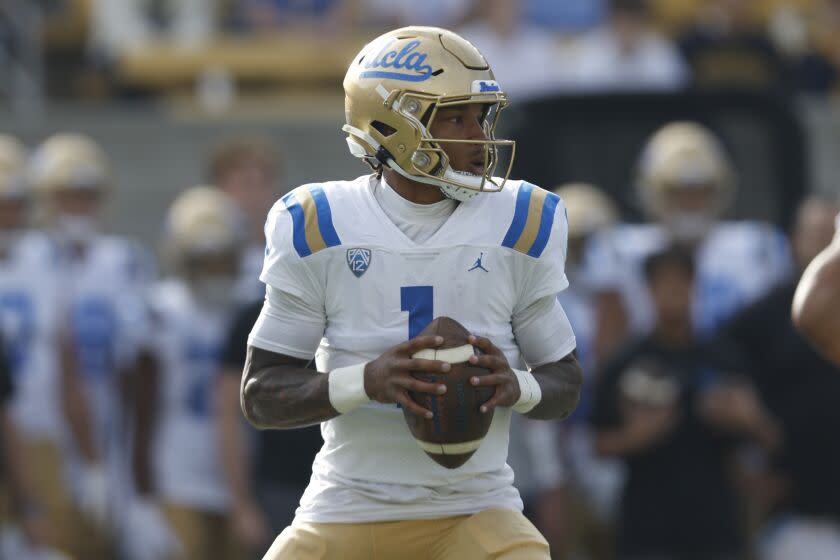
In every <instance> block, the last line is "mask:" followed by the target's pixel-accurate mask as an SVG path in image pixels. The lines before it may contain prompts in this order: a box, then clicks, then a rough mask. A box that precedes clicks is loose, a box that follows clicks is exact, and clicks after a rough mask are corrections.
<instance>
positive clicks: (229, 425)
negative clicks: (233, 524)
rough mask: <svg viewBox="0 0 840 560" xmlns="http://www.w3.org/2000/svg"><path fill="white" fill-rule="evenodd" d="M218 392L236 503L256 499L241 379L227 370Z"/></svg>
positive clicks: (222, 441) (225, 465)
mask: <svg viewBox="0 0 840 560" xmlns="http://www.w3.org/2000/svg"><path fill="white" fill-rule="evenodd" d="M221 376H222V378H221V380H220V381H219V384H218V392H217V400H216V405H217V410H218V416H217V428H218V437H219V449H220V451H221V462H222V470H223V471H224V473H225V476H226V477H227V482H228V486H229V488H230V493H231V496H232V498H233V502H234V505H236V504H243V503H252V502H254V497H253V495H252V492H251V485H250V483H249V479H248V475H249V472H250V469H251V463H250V460H249V459H250V457H249V454H248V452H247V450H246V449H245V442H244V441H243V434H242V426H241V424H240V423H241V421H242V417H241V412H240V408H239V381H238V379H237V378H236V377H234V375H232V374H231V373H230V372H228V371H223V372H222V374H221Z"/></svg>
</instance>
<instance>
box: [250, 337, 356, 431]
mask: <svg viewBox="0 0 840 560" xmlns="http://www.w3.org/2000/svg"><path fill="white" fill-rule="evenodd" d="M264 354H265V353H264V352H263V351H260V350H259V349H256V348H254V347H249V348H248V357H247V359H246V362H245V373H244V374H243V377H242V385H241V388H240V395H241V401H242V402H241V405H242V411H243V413H244V414H245V418H247V419H248V421H249V422H250V423H251V424H253V425H254V426H255V427H257V428H260V429H268V428H275V429H290V428H303V427H305V426H310V425H312V424H318V423H320V422H324V421H325V420H329V419H330V418H335V417H336V416H338V414H339V413H338V411H337V410H336V409H335V408H334V407H333V405H332V404H331V403H330V391H329V375H328V374H326V373H318V372H314V371H312V370H311V369H307V368H305V367H304V365H305V361H304V360H297V359H294V358H290V357H282V360H283V362H282V363H278V362H277V357H278V356H279V355H277V354H273V359H272V361H271V362H269V363H266V361H265V359H264Z"/></svg>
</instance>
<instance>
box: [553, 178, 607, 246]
mask: <svg viewBox="0 0 840 560" xmlns="http://www.w3.org/2000/svg"><path fill="white" fill-rule="evenodd" d="M554 193H555V194H556V195H558V196H559V197H560V198H561V199H563V204H564V205H565V206H566V212H567V214H568V219H569V237H570V238H583V237H588V236H590V235H592V234H593V233H596V232H598V231H600V230H602V229H604V228H606V227H609V226H611V225H613V224H614V223H615V222H616V220H617V219H618V210H616V207H615V204H613V201H612V200H610V198H609V197H608V196H607V195H606V194H604V193H603V191H601V190H600V189H598V188H597V187H595V186H593V185H590V184H588V183H567V184H565V185H560V186H559V187H557V188H555V189H554Z"/></svg>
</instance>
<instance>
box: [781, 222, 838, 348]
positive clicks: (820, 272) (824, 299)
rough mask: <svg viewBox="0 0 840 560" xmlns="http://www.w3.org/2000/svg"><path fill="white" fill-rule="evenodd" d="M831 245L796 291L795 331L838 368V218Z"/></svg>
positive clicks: (794, 308) (812, 263) (822, 253)
mask: <svg viewBox="0 0 840 560" xmlns="http://www.w3.org/2000/svg"><path fill="white" fill-rule="evenodd" d="M836 223H837V232H838V233H836V234H835V235H834V241H833V242H832V243H831V245H829V246H828V247H826V248H825V249H824V250H823V251H822V252H821V253H820V254H819V255H818V256H817V258H815V259H814V260H813V261H812V262H811V264H810V265H808V268H807V269H806V270H805V273H804V274H803V275H802V278H801V279H800V280H799V286H798V287H797V289H796V296H795V297H794V300H793V320H794V323H796V327H797V328H798V329H799V330H800V331H802V334H804V335H805V336H806V337H808V339H809V340H810V341H811V342H812V343H813V344H814V345H815V346H816V347H817V349H818V350H819V351H820V352H822V353H823V355H825V356H826V357H827V358H828V359H830V360H831V361H833V362H834V363H835V364H838V365H840V215H838V216H837V221H836Z"/></svg>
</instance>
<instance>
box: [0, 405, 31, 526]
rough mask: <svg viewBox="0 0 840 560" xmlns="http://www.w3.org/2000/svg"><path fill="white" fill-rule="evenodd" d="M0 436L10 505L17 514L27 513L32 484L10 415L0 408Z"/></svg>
mask: <svg viewBox="0 0 840 560" xmlns="http://www.w3.org/2000/svg"><path fill="white" fill-rule="evenodd" d="M0 431H2V434H0V438H2V452H0V455H2V456H3V457H4V458H5V465H3V466H5V471H6V473H7V475H8V477H9V494H10V497H11V499H12V506H13V507H14V509H15V511H16V512H17V513H18V514H19V515H24V514H26V513H27V511H28V510H29V508H30V507H31V506H32V505H33V504H32V484H31V482H32V481H31V480H30V478H29V475H28V471H27V470H26V461H25V457H23V450H22V448H21V445H20V441H19V439H18V435H17V430H16V429H15V425H14V422H13V420H12V418H11V415H10V414H8V412H6V411H5V410H4V409H0Z"/></svg>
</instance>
